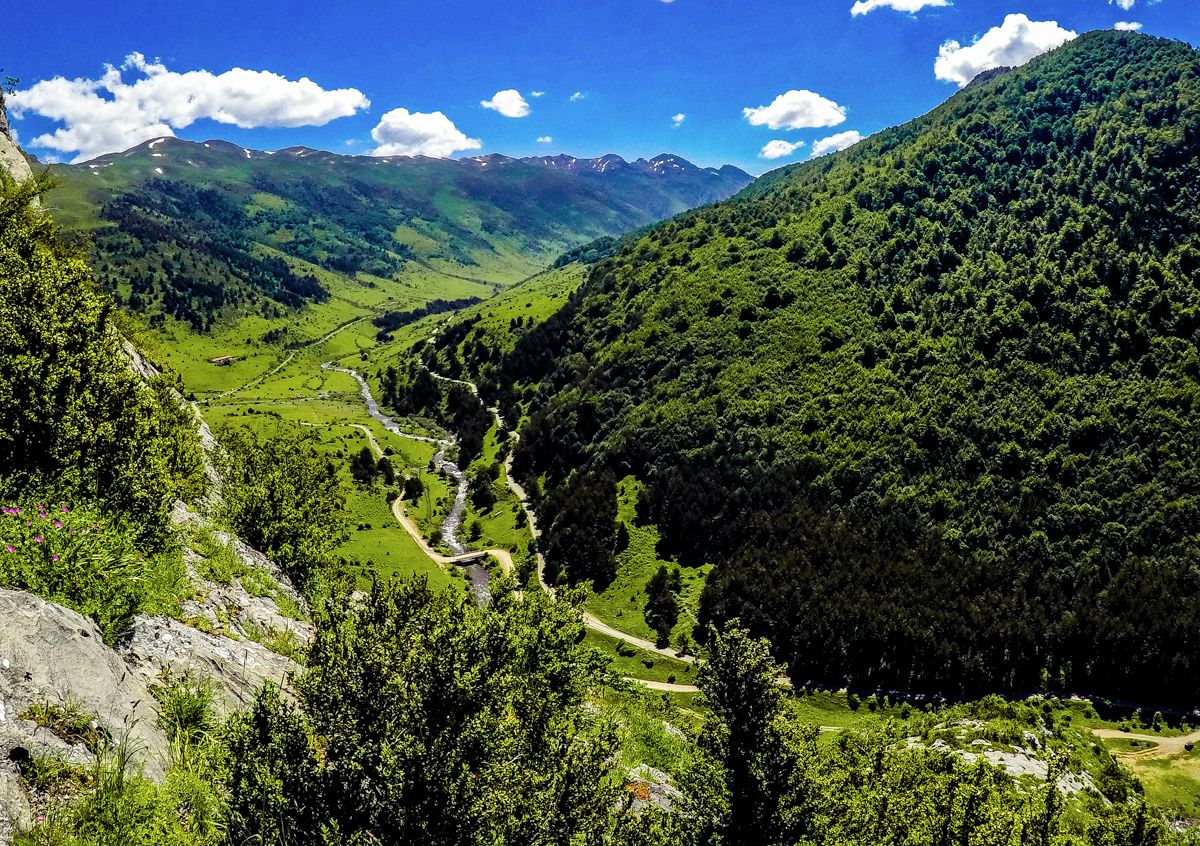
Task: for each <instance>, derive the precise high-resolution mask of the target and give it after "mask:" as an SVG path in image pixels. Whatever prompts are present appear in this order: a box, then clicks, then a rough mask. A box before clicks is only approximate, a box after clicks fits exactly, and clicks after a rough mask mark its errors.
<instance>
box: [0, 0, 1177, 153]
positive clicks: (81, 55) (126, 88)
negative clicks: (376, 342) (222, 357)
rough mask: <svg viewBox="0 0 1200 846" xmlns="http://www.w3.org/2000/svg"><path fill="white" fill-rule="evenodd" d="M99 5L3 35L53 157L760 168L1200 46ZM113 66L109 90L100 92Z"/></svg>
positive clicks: (812, 13) (958, 13) (691, 4)
mask: <svg viewBox="0 0 1200 846" xmlns="http://www.w3.org/2000/svg"><path fill="white" fill-rule="evenodd" d="M98 5H99V4H96V3H95V2H94V0H89V2H46V3H41V4H39V5H38V15H37V20H36V22H32V21H31V22H30V24H29V25H28V26H27V27H26V28H25V29H24V31H23V32H22V35H21V37H20V38H15V37H9V38H7V39H5V40H6V44H5V52H4V56H3V60H2V61H3V67H4V69H5V72H6V73H9V74H12V75H15V76H17V77H19V78H20V79H21V84H20V86H19V87H20V89H22V92H20V93H18V94H17V95H16V96H15V97H14V98H13V100H14V105H15V106H16V107H18V108H16V109H14V111H15V112H17V113H18V115H19V119H17V120H15V121H14V126H15V128H16V129H17V131H18V133H19V137H20V140H21V142H22V143H23V145H25V146H26V147H28V148H30V149H32V150H33V151H34V152H35V153H37V154H39V155H40V156H42V157H43V158H50V157H56V158H58V159H62V160H68V161H69V160H72V159H77V158H82V157H86V156H88V155H94V154H96V153H98V152H101V151H111V150H110V148H111V149H118V148H120V149H123V148H124V147H127V146H132V144H133V143H137V142H138V141H139V140H145V139H146V138H149V137H155V136H156V135H161V134H166V133H168V132H173V133H174V134H176V135H179V136H180V137H183V138H191V139H196V140H199V139H206V138H214V137H216V138H227V139H229V140H231V141H235V142H236V143H239V144H243V145H244V146H249V147H256V148H263V149H276V148H279V147H285V146H290V145H296V144H304V145H307V146H312V147H320V148H324V149H329V150H334V151H337V152H350V153H370V152H374V151H378V152H380V153H392V154H402V153H406V152H424V153H431V154H436V155H476V154H479V153H483V152H501V153H505V154H508V155H535V154H546V153H558V152H566V153H569V154H571V155H577V156H593V155H600V154H603V153H608V152H615V153H618V154H620V155H623V156H625V157H627V158H635V157H637V156H651V155H654V154H657V153H661V152H666V151H669V152H673V153H678V154H680V155H683V156H684V157H686V158H688V159H691V160H692V161H695V162H697V163H699V164H705V165H719V164H724V163H733V164H736V165H739V166H741V167H744V168H746V169H747V170H750V171H752V172H755V173H761V172H763V171H765V170H768V169H770V168H772V167H775V166H778V165H780V164H784V163H787V162H790V161H796V160H800V159H804V158H808V157H809V156H810V155H812V154H813V152H814V149H816V150H817V151H818V152H820V151H824V150H828V149H832V148H835V147H837V146H840V145H842V144H845V143H848V142H849V141H852V140H853V139H854V137H855V136H854V134H853V133H859V134H861V135H867V134H870V133H871V132H875V131H877V130H879V129H881V128H883V127H886V126H890V125H893V124H896V123H900V122H903V121H905V120H907V119H909V118H911V117H914V116H916V115H918V114H921V113H923V112H925V111H928V110H929V109H930V108H932V107H933V106H934V105H936V104H937V103H939V102H941V101H942V100H944V99H945V98H946V97H948V96H949V95H950V94H952V93H953V92H954V91H955V90H957V85H958V83H959V82H961V80H962V78H964V75H966V74H969V73H970V72H973V70H974V69H976V68H977V67H982V66H983V65H984V64H987V63H988V62H989V61H993V60H994V59H995V57H996V56H1001V55H1008V56H1016V57H1018V58H1020V57H1023V56H1024V55H1026V54H1027V53H1031V52H1035V51H1036V50H1039V49H1044V47H1045V45H1047V44H1054V43H1058V42H1059V41H1061V40H1062V39H1064V38H1067V37H1069V35H1070V33H1072V32H1084V31H1087V30H1091V29H1107V28H1111V27H1112V26H1113V25H1114V24H1116V23H1117V22H1118V21H1122V22H1128V23H1140V24H1141V25H1142V27H1143V31H1144V32H1147V33H1150V34H1154V35H1163V36H1169V37H1173V38H1179V39H1182V40H1184V41H1188V42H1189V43H1192V44H1196V43H1198V42H1200V3H1197V2H1196V0H1160V2H1151V0H1133V2H1132V3H1131V2H1130V0H1111V2H1110V0H1013V2H1011V3H1007V2H1006V3H997V2H994V0H861V2H860V4H859V6H860V8H858V12H859V13H858V14H852V7H854V5H855V2H854V0H786V2H772V0H674V2H670V3H667V2H662V0H586V2H584V3H564V2H561V0H521V2H519V3H498V2H479V0H441V2H436V3H430V2H419V3H418V2H409V0H390V2H382V3H369V2H356V3H339V2H333V0H326V2H308V0H288V2H279V1H278V0H270V2H255V1H254V0H243V2H237V3H234V2H228V0H190V2H187V3H172V2H153V3H150V2H140V0H122V2H120V3H109V4H104V6H105V7H106V8H104V9H103V10H102V11H98V9H97V6H98ZM919 6H923V8H920V9H919V10H918V11H916V12H914V13H907V12H904V11H897V9H896V8H890V7H900V8H901V9H904V8H915V7H919ZM1016 15H1023V16H1024V18H1016V17H1010V16H1016ZM1026 18H1027V19H1028V21H1026V20H1025V19H1026ZM980 39H982V40H980ZM949 41H954V42H957V46H958V49H957V50H956V49H955V47H954V45H949V46H946V47H944V46H943V45H946V43H947V42H949ZM977 41H978V42H979V43H976V42H977ZM939 53H945V56H944V58H943V62H942V70H941V73H942V75H943V76H944V77H946V78H945V79H938V78H937V77H936V76H935V61H936V60H937V59H938V57H939ZM133 54H141V56H142V58H141V59H138V58H135V59H134V60H133V61H128V60H127V57H128V56H130V55H133ZM106 64H108V65H112V66H114V67H115V68H116V70H115V71H110V75H109V82H110V83H112V82H113V81H114V80H116V83H115V85H116V87H113V86H112V85H110V87H109V88H105V86H104V85H102V84H100V81H101V78H102V77H103V76H104V74H105V65H106ZM123 65H124V68H123V69H122V66H123ZM233 68H241V69H244V70H246V71H253V72H254V73H251V74H240V75H239V74H229V73H228V72H229V71H230V70H231V69H233ZM198 71H207V72H208V73H204V74H202V73H197V72H198ZM55 77H62V78H63V79H61V80H58V81H57V82H54V79H55ZM303 78H307V79H308V80H310V82H309V83H308V84H300V83H299V80H301V79H303ZM74 80H79V82H74ZM39 83H40V84H39ZM139 83H149V84H139ZM498 92H507V93H503V94H501V95H500V96H496V95H497V93H498ZM535 92H539V93H540V96H535ZM788 92H792V93H791V94H789V93H788ZM573 95H574V96H573ZM484 101H487V102H488V103H490V104H491V108H489V107H486V106H484V105H483V102H484ZM368 103H369V105H368ZM760 107H766V108H762V109H760ZM438 113H440V114H438ZM678 115H682V116H683V118H682V120H676V119H675V117H676V116H678ZM222 121H224V122H222ZM676 124H678V125H676ZM55 130H59V135H58V136H57V138H50V139H48V138H46V137H45V136H46V134H47V133H52V132H54V131H55ZM373 132H374V133H375V137H374V138H373V137H372V133H373ZM831 137H832V138H834V140H833V141H830V142H826V143H825V144H820V142H821V141H822V139H828V138H831ZM39 139H40V142H39ZM538 139H543V140H541V141H539V140H538ZM545 139H550V140H548V141H547V140H545ZM764 148H765V149H766V152H767V154H768V155H775V156H777V157H776V158H764V156H763V151H764Z"/></svg>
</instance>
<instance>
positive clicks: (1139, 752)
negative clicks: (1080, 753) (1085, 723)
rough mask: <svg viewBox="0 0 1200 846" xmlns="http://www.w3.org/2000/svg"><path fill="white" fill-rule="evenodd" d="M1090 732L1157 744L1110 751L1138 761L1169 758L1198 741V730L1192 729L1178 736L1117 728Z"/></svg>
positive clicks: (1108, 736) (1100, 736)
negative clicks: (1134, 732) (1133, 731)
mask: <svg viewBox="0 0 1200 846" xmlns="http://www.w3.org/2000/svg"><path fill="white" fill-rule="evenodd" d="M1092 734H1094V735H1096V737H1099V738H1101V739H1103V740H1139V741H1142V742H1149V743H1155V744H1157V746H1148V747H1143V748H1140V749H1113V750H1112V753H1113V754H1114V755H1116V756H1117V757H1118V758H1125V759H1129V758H1132V759H1136V760H1138V761H1145V760H1151V759H1154V758H1170V757H1172V756H1174V755H1180V754H1182V753H1184V752H1186V751H1187V747H1188V744H1196V743H1200V731H1194V732H1192V733H1191V734H1185V735H1181V736H1179V737H1163V736H1162V735H1159V734H1132V733H1130V732H1127V731H1120V730H1118V729H1092Z"/></svg>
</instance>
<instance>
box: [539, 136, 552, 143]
mask: <svg viewBox="0 0 1200 846" xmlns="http://www.w3.org/2000/svg"><path fill="white" fill-rule="evenodd" d="M537 142H538V143H539V144H553V143H554V139H553V138H551V137H550V136H549V135H540V136H538V140H537Z"/></svg>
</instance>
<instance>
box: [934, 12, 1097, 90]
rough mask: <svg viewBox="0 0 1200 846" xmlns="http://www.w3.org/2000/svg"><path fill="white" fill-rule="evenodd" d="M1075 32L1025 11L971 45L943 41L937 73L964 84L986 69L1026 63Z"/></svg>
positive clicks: (937, 63) (935, 64)
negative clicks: (1038, 19)
mask: <svg viewBox="0 0 1200 846" xmlns="http://www.w3.org/2000/svg"><path fill="white" fill-rule="evenodd" d="M1075 36H1076V33H1075V32H1072V31H1071V30H1069V29H1064V28H1063V27H1061V26H1059V25H1058V22H1057V21H1031V20H1030V19H1029V18H1028V17H1026V16H1025V15H1021V14H1017V15H1009V16H1007V17H1006V18H1005V19H1004V23H1002V24H1000V26H997V27H993V28H992V29H989V30H988V31H987V32H985V33H984V34H983V35H982V36H980V37H979V38H977V39H976V40H975V41H974V42H973V43H972V44H970V45H969V46H963V45H962V44H959V43H958V42H957V41H947V42H946V43H945V44H943V45H942V47H941V50H939V51H938V57H937V61H936V62H935V63H934V75H935V76H936V77H937V78H938V79H941V80H944V81H946V82H954V83H957V84H958V87H959V88H962V87H964V86H965V85H966V84H967V83H969V82H970V81H971V80H972V79H974V78H975V77H976V76H978V75H979V74H981V73H983V71H985V70H991V69H992V68H998V67H1002V66H1009V67H1016V66H1018V65H1023V64H1025V63H1026V62H1028V61H1029V60H1030V59H1032V58H1033V57H1034V56H1040V55H1041V54H1042V53H1045V52H1047V51H1048V50H1053V49H1054V48H1055V47H1058V46H1060V45H1062V44H1065V43H1066V42H1068V41H1070V40H1071V39H1072V38H1075Z"/></svg>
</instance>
